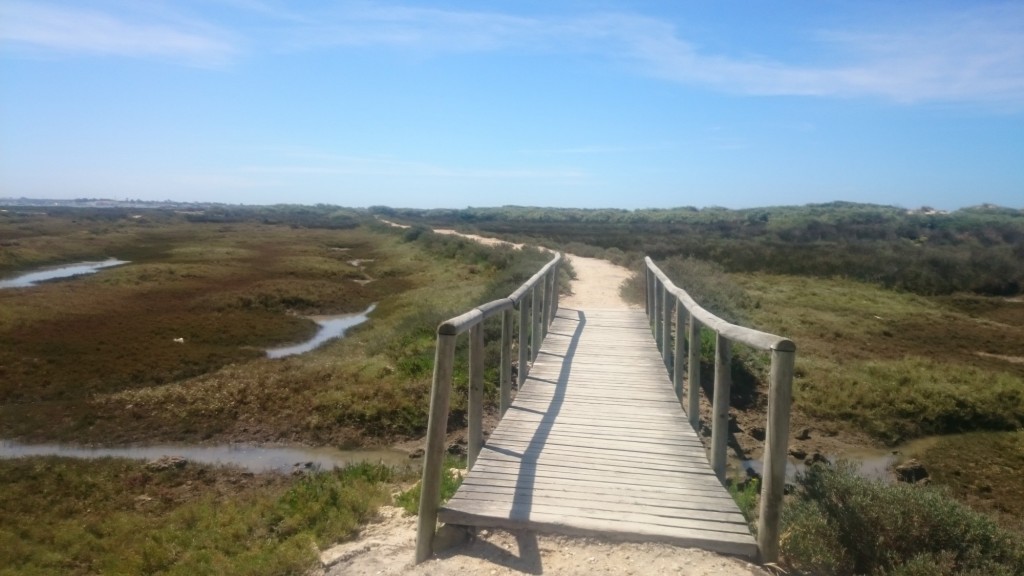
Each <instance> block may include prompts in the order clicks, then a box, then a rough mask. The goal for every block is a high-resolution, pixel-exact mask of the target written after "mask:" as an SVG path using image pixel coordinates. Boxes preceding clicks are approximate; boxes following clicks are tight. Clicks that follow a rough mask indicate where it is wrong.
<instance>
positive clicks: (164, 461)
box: [146, 456, 188, 472]
mask: <svg viewBox="0 0 1024 576" xmlns="http://www.w3.org/2000/svg"><path fill="white" fill-rule="evenodd" d="M187 464H188V460H185V459H184V458H182V457H181V456H161V457H159V458H157V459H156V460H152V461H150V462H149V463H148V464H146V469H147V470H152V471H153V472H163V471H164V470H172V469H178V470H180V469H181V468H184V467H185V466H186V465H187Z"/></svg>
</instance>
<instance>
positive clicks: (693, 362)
mask: <svg viewBox="0 0 1024 576" xmlns="http://www.w3.org/2000/svg"><path fill="white" fill-rule="evenodd" d="M687 332H688V334H687V341H688V342H689V346H690V349H689V350H688V352H689V354H688V356H687V360H686V368H687V374H686V381H687V384H688V387H687V389H686V415H687V416H688V417H689V418H690V426H693V429H694V430H695V431H696V432H698V433H700V320H697V319H696V318H694V317H693V314H690V325H689V327H688V329H687Z"/></svg>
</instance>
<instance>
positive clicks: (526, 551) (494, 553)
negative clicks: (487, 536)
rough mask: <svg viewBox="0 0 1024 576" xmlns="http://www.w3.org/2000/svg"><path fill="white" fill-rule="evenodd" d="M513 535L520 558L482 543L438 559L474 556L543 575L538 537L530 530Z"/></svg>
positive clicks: (447, 553) (524, 571) (495, 546)
mask: <svg viewBox="0 0 1024 576" xmlns="http://www.w3.org/2000/svg"><path fill="white" fill-rule="evenodd" d="M512 534H513V535H514V536H515V539H516V546H517V547H518V548H519V555H518V556H516V555H514V554H513V553H511V552H509V551H508V550H505V549H504V548H502V547H501V546H498V545H496V544H492V543H490V542H482V543H478V544H476V545H475V546H473V547H471V548H460V549H452V550H448V551H446V552H443V553H441V554H438V557H439V558H450V557H452V556H456V555H459V556H472V557H474V558H480V559H482V560H486V561H487V562H489V563H493V564H495V565H497V566H502V567H504V568H508V569H510V570H514V571H516V572H521V573H524V574H543V573H544V566H543V564H542V562H541V558H540V544H539V543H538V542H537V535H536V534H535V533H534V532H531V531H529V530H516V531H513V532H512Z"/></svg>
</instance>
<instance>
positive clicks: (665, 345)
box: [661, 286, 676, 369]
mask: <svg viewBox="0 0 1024 576" xmlns="http://www.w3.org/2000/svg"><path fill="white" fill-rule="evenodd" d="M661 292H662V296H661V301H662V303H663V304H664V305H663V306H662V307H661V341H662V346H661V359H662V361H663V362H664V363H665V368H668V369H671V368H672V345H671V343H672V305H673V304H675V299H676V298H675V296H673V295H672V294H671V293H670V292H669V291H668V286H662V287H661Z"/></svg>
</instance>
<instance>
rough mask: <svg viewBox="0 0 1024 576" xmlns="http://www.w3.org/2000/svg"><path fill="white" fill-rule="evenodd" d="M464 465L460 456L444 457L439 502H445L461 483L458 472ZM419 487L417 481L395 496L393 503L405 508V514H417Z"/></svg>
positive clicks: (418, 510) (460, 476)
mask: <svg viewBox="0 0 1024 576" xmlns="http://www.w3.org/2000/svg"><path fill="white" fill-rule="evenodd" d="M465 466H466V461H465V460H463V459H461V458H455V457H451V456H449V457H446V458H445V460H444V470H443V471H442V472H441V502H447V501H448V500H449V499H450V498H451V497H452V496H454V495H455V491H456V490H458V489H459V486H460V485H462V474H460V473H459V472H460V470H461V469H462V468H465ZM420 489H421V485H420V483H419V482H417V483H416V485H414V486H413V487H412V488H409V489H408V490H406V491H405V492H402V493H401V494H399V495H398V496H396V497H395V504H396V505H397V506H399V507H400V508H402V509H403V510H405V513H406V514H410V515H415V514H419V512H420Z"/></svg>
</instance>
